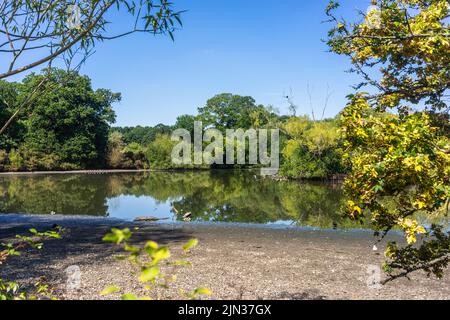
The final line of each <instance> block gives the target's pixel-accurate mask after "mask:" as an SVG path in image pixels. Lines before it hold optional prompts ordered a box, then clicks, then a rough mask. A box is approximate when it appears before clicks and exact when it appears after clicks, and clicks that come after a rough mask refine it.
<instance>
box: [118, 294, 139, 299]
mask: <svg viewBox="0 0 450 320" xmlns="http://www.w3.org/2000/svg"><path fill="white" fill-rule="evenodd" d="M121 299H122V300H138V297H137V296H136V295H134V294H131V293H126V294H124V295H122V297H121Z"/></svg>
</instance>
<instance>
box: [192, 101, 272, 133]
mask: <svg viewBox="0 0 450 320" xmlns="http://www.w3.org/2000/svg"><path fill="white" fill-rule="evenodd" d="M260 109H264V106H261V105H256V103H255V100H254V99H253V98H252V97H243V96H239V95H233V94H231V93H222V94H219V95H216V96H214V97H213V98H211V99H209V100H208V101H207V102H206V106H204V107H202V108H199V109H198V112H199V116H198V117H199V119H200V120H201V121H202V122H203V125H204V126H212V127H214V128H216V129H218V130H226V129H249V128H251V127H252V117H251V116H252V114H253V113H254V112H256V111H258V110H260Z"/></svg>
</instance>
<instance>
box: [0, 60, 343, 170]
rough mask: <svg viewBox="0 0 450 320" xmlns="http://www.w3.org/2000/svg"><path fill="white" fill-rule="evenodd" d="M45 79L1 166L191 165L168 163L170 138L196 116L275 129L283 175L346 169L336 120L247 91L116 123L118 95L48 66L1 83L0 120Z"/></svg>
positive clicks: (217, 124)
mask: <svg viewBox="0 0 450 320" xmlns="http://www.w3.org/2000/svg"><path fill="white" fill-rule="evenodd" d="M44 77H45V78H46V81H45V84H44V86H43V88H42V93H41V94H39V96H38V97H36V98H35V100H34V102H33V103H32V104H30V105H27V106H26V108H25V110H23V111H22V113H21V116H20V117H19V118H18V119H17V121H14V122H13V123H12V124H11V126H10V127H9V128H8V130H6V132H5V134H3V135H1V137H0V170H2V171H35V170H44V171H47V170H84V169H102V168H111V169H180V168H183V169H189V167H180V166H175V165H174V164H173V163H172V159H171V153H172V148H173V146H174V145H175V144H176V142H174V141H172V140H171V133H172V132H173V131H174V130H175V129H179V128H182V129H187V130H188V131H190V132H193V131H194V122H195V121H201V122H202V123H203V125H204V127H208V128H211V127H213V128H216V129H219V130H221V131H224V132H225V130H227V129H244V130H247V129H250V128H254V129H261V128H267V129H274V128H280V129H281V133H282V138H281V144H282V146H281V150H282V155H281V157H282V167H281V173H282V174H283V175H286V176H289V177H300V178H322V177H327V176H328V175H331V174H333V173H341V172H345V168H344V167H343V166H342V165H341V158H342V157H341V155H342V143H341V141H340V137H339V133H338V121H337V120H336V119H328V120H322V121H313V120H311V119H310V118H309V117H308V116H299V117H298V116H287V115H280V114H279V112H277V110H276V109H275V108H273V107H271V106H264V105H260V104H257V103H256V102H255V99H253V98H252V97H248V96H247V97H246V96H239V95H233V94H230V93H223V94H218V95H216V96H214V97H212V98H211V99H209V100H208V101H207V102H206V104H205V106H202V107H200V108H198V113H197V114H196V115H181V116H179V117H178V118H177V120H176V123H175V124H174V125H165V124H158V125H156V126H153V127H150V126H147V127H144V126H135V127H114V126H113V124H114V122H115V118H116V115H115V112H114V110H113V105H114V103H116V102H118V101H120V100H121V95H120V93H114V92H112V91H110V90H107V89H97V90H94V89H93V88H92V83H91V80H90V79H89V77H87V76H83V75H80V74H79V73H78V72H76V71H65V70H61V69H56V68H53V69H50V70H46V71H45V76H44V74H34V73H33V74H30V75H29V76H27V77H26V78H25V79H24V80H23V81H22V82H20V83H14V82H6V81H1V82H0V95H1V98H2V99H1V101H0V104H1V108H0V112H1V113H0V122H2V123H4V122H5V121H6V120H7V119H9V118H10V117H11V115H12V113H13V112H14V110H15V106H17V105H18V104H20V103H21V102H22V101H23V100H25V99H26V98H27V96H28V95H29V94H30V91H31V90H33V88H35V87H36V85H37V84H38V83H40V82H41V81H42V79H43V78H44ZM213 167H214V166H213ZM225 167H226V168H234V167H235V166H225ZM190 168H193V167H190ZM202 168H204V169H206V168H209V167H204V166H203V167H202Z"/></svg>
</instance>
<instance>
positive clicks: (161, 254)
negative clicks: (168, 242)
mask: <svg viewBox="0 0 450 320" xmlns="http://www.w3.org/2000/svg"><path fill="white" fill-rule="evenodd" d="M152 258H153V264H157V263H158V262H159V261H161V260H165V259H168V258H170V251H169V248H167V247H161V248H159V249H158V250H156V251H155V252H154V253H153V254H152Z"/></svg>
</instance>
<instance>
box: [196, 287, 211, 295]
mask: <svg viewBox="0 0 450 320" xmlns="http://www.w3.org/2000/svg"><path fill="white" fill-rule="evenodd" d="M194 294H195V295H203V296H210V295H212V291H211V290H209V289H208V288H197V289H195V290H194Z"/></svg>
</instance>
